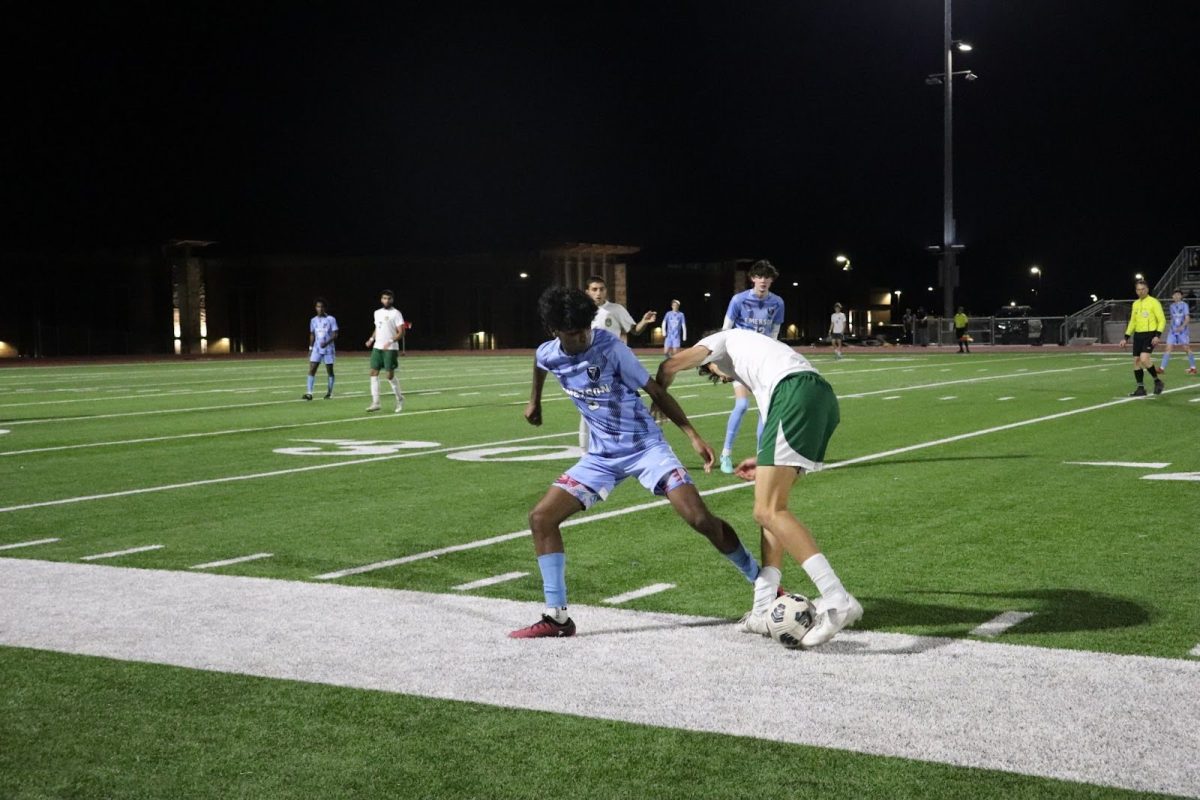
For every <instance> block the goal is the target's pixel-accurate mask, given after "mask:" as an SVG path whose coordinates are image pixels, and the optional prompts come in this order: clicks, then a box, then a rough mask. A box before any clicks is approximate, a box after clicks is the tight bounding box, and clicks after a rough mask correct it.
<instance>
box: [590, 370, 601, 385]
mask: <svg viewBox="0 0 1200 800" xmlns="http://www.w3.org/2000/svg"><path fill="white" fill-rule="evenodd" d="M587 374H588V378H590V379H591V381H592V383H596V382H597V381H599V380H600V368H599V367H588V368H587Z"/></svg>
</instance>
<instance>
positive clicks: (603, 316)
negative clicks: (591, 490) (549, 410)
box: [579, 275, 658, 452]
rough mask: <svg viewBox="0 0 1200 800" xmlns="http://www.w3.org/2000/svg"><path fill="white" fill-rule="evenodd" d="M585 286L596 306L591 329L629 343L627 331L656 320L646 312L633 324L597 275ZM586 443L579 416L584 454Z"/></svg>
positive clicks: (653, 313)
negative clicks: (597, 329)
mask: <svg viewBox="0 0 1200 800" xmlns="http://www.w3.org/2000/svg"><path fill="white" fill-rule="evenodd" d="M586 286H587V288H586V289H585V291H586V292H587V296H588V297H590V298H592V302H593V303H595V304H596V316H595V317H593V318H592V327H593V328H599V329H600V330H602V331H608V332H609V333H611V334H612V335H613V336H616V337H618V338H619V339H620V340H621V341H622V342H626V343H628V342H629V336H628V334H629V331H633V332H634V333H635V334H638V333H641V332H642V331H644V330H645V329H646V326H647V325H650V324H651V323H653V322H654V321H655V320H656V319H658V312H657V311H647V312H646V313H645V314H643V315H642V319H641V321H640V322H635V321H634V319H633V317H632V316H630V314H629V312H628V311H627V310H626V309H625V306H623V305H621V304H620V303H613V302H610V301H609V299H608V284H607V283H605V282H604V278H601V277H600V276H599V275H592V276H591V277H589V278H588V279H587V284H586ZM588 441H590V437H589V435H588V424H587V420H586V419H584V418H583V417H582V416H581V417H580V418H579V446H580V447H581V448H583V450H584V452H587V449H588Z"/></svg>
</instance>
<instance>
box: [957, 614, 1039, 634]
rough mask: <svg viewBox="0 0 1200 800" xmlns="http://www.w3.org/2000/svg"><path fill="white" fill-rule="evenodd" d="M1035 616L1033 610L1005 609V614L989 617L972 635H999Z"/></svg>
mask: <svg viewBox="0 0 1200 800" xmlns="http://www.w3.org/2000/svg"><path fill="white" fill-rule="evenodd" d="M1032 616H1033V612H1032V611H1005V612H1004V613H1003V614H998V615H997V616H995V617H993V618H992V619H989V620H988V621H987V622H985V623H983V624H982V625H980V626H979V627H978V628H976V629H975V630H973V631H971V635H972V636H988V637H992V636H999V635H1000V634H1002V633H1004V632H1005V631H1006V630H1008V629H1009V628H1011V627H1012V626H1014V625H1018V624H1020V623H1022V622H1024V621H1025V620H1027V619H1029V618H1030V617H1032Z"/></svg>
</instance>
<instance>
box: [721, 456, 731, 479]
mask: <svg viewBox="0 0 1200 800" xmlns="http://www.w3.org/2000/svg"><path fill="white" fill-rule="evenodd" d="M721 472H724V473H725V474H726V475H732V474H733V456H721Z"/></svg>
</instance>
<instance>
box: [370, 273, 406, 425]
mask: <svg viewBox="0 0 1200 800" xmlns="http://www.w3.org/2000/svg"><path fill="white" fill-rule="evenodd" d="M395 298H396V296H395V295H394V294H392V290H391V289H385V290H384V291H383V293H382V294H380V295H379V305H380V308H377V309H375V330H374V332H373V333H372V334H371V338H370V339H367V347H370V348H371V405H369V406H367V411H378V410H379V372H380V370H383V371H384V372H386V373H387V379H388V383H390V384H391V385H392V392H393V393H394V394H395V395H396V413H397V414H399V413H400V412H401V411H402V410H404V395H403V394H401V393H400V382H399V381H398V380H396V367H397V366H398V365H399V363H400V340H401V339H403V338H404V315H403V314H401V313H400V312H399V311H397V310H396V309H395V308H393V307H392V302H393V300H395Z"/></svg>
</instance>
